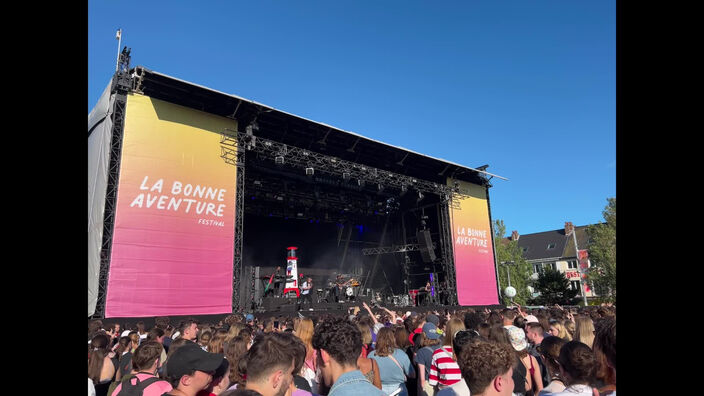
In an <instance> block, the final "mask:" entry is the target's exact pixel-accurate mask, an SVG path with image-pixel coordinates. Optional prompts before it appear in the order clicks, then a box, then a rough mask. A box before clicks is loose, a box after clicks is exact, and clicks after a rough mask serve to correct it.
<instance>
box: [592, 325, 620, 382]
mask: <svg viewBox="0 0 704 396" xmlns="http://www.w3.org/2000/svg"><path fill="white" fill-rule="evenodd" d="M593 347H594V348H593V350H594V355H595V356H596V357H597V361H599V363H600V364H599V370H598V372H597V377H598V378H600V379H601V380H602V382H603V383H604V386H602V387H601V388H599V395H600V396H607V395H608V396H616V318H615V317H613V316H608V317H605V318H603V319H600V320H599V322H598V325H597V326H596V334H595V335H594V343H593Z"/></svg>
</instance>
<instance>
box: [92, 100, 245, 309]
mask: <svg viewBox="0 0 704 396" xmlns="http://www.w3.org/2000/svg"><path fill="white" fill-rule="evenodd" d="M225 128H229V129H233V130H236V129H237V126H236V122H235V121H233V120H229V119H227V118H224V117H218V116H215V115H212V114H208V113H204V112H200V111H197V110H193V109H190V108H186V107H182V106H178V105H175V104H171V103H168V102H164V101H160V100H156V99H152V98H150V97H147V96H143V95H138V94H131V95H129V96H128V98H127V110H126V116H125V126H124V140H123V145H122V157H121V163H120V180H119V186H118V192H117V203H116V210H115V221H114V231H113V241H112V254H111V259H110V271H109V275H108V288H107V296H106V303H105V317H106V318H111V317H143V316H168V315H196V314H219V313H229V312H231V311H232V279H233V278H232V277H233V270H232V267H233V255H234V239H235V238H234V237H235V235H234V234H235V186H236V179H237V178H236V171H237V169H236V167H234V166H232V165H229V164H227V163H225V161H224V160H223V159H222V158H221V157H220V150H221V149H220V135H219V134H218V132H221V131H222V130H224V129H225Z"/></svg>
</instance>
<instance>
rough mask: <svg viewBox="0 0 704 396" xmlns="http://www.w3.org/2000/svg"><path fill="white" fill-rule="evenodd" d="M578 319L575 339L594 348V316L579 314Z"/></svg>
mask: <svg viewBox="0 0 704 396" xmlns="http://www.w3.org/2000/svg"><path fill="white" fill-rule="evenodd" d="M576 321H577V323H576V325H575V327H576V329H575V331H574V339H575V340H576V341H579V342H581V343H584V344H586V345H587V346H588V347H589V348H592V344H593V343H594V322H593V321H592V318H590V317H588V316H579V317H577V319H576Z"/></svg>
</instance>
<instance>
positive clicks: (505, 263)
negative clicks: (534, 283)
mask: <svg viewBox="0 0 704 396" xmlns="http://www.w3.org/2000/svg"><path fill="white" fill-rule="evenodd" d="M504 235H506V226H505V225H504V222H503V220H496V221H494V251H495V252H496V263H497V264H498V266H499V268H498V272H499V290H500V291H501V298H503V299H504V301H505V303H506V304H508V303H509V302H510V299H509V298H508V297H505V296H504V289H506V287H508V275H507V274H506V271H507V269H508V271H509V272H510V275H511V286H512V287H514V288H515V289H516V296H515V297H513V301H514V302H516V303H518V304H521V305H526V304H527V303H528V300H530V298H531V295H530V293H529V292H528V289H527V286H528V285H529V283H530V282H531V280H530V275H531V266H530V264H528V263H527V262H526V260H525V259H524V258H523V253H522V252H521V248H520V247H519V246H518V241H509V240H507V239H506V238H505V237H504ZM509 263H510V264H509Z"/></svg>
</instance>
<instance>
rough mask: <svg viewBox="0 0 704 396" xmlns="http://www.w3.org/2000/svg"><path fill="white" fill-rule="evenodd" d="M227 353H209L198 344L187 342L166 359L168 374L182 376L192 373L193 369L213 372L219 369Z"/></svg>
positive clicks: (173, 376)
mask: <svg viewBox="0 0 704 396" xmlns="http://www.w3.org/2000/svg"><path fill="white" fill-rule="evenodd" d="M223 359H225V355H223V354H222V353H209V352H206V351H204V350H203V349H202V348H201V347H200V346H199V345H198V344H196V343H194V342H187V343H185V344H183V345H182V346H181V347H180V348H178V349H177V350H176V351H174V354H173V355H171V357H169V359H168V360H167V361H166V374H167V376H168V377H169V378H181V377H182V376H184V375H190V374H191V372H193V370H198V371H205V372H206V373H211V372H215V371H217V369H218V368H219V367H220V365H221V364H222V361H223Z"/></svg>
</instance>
